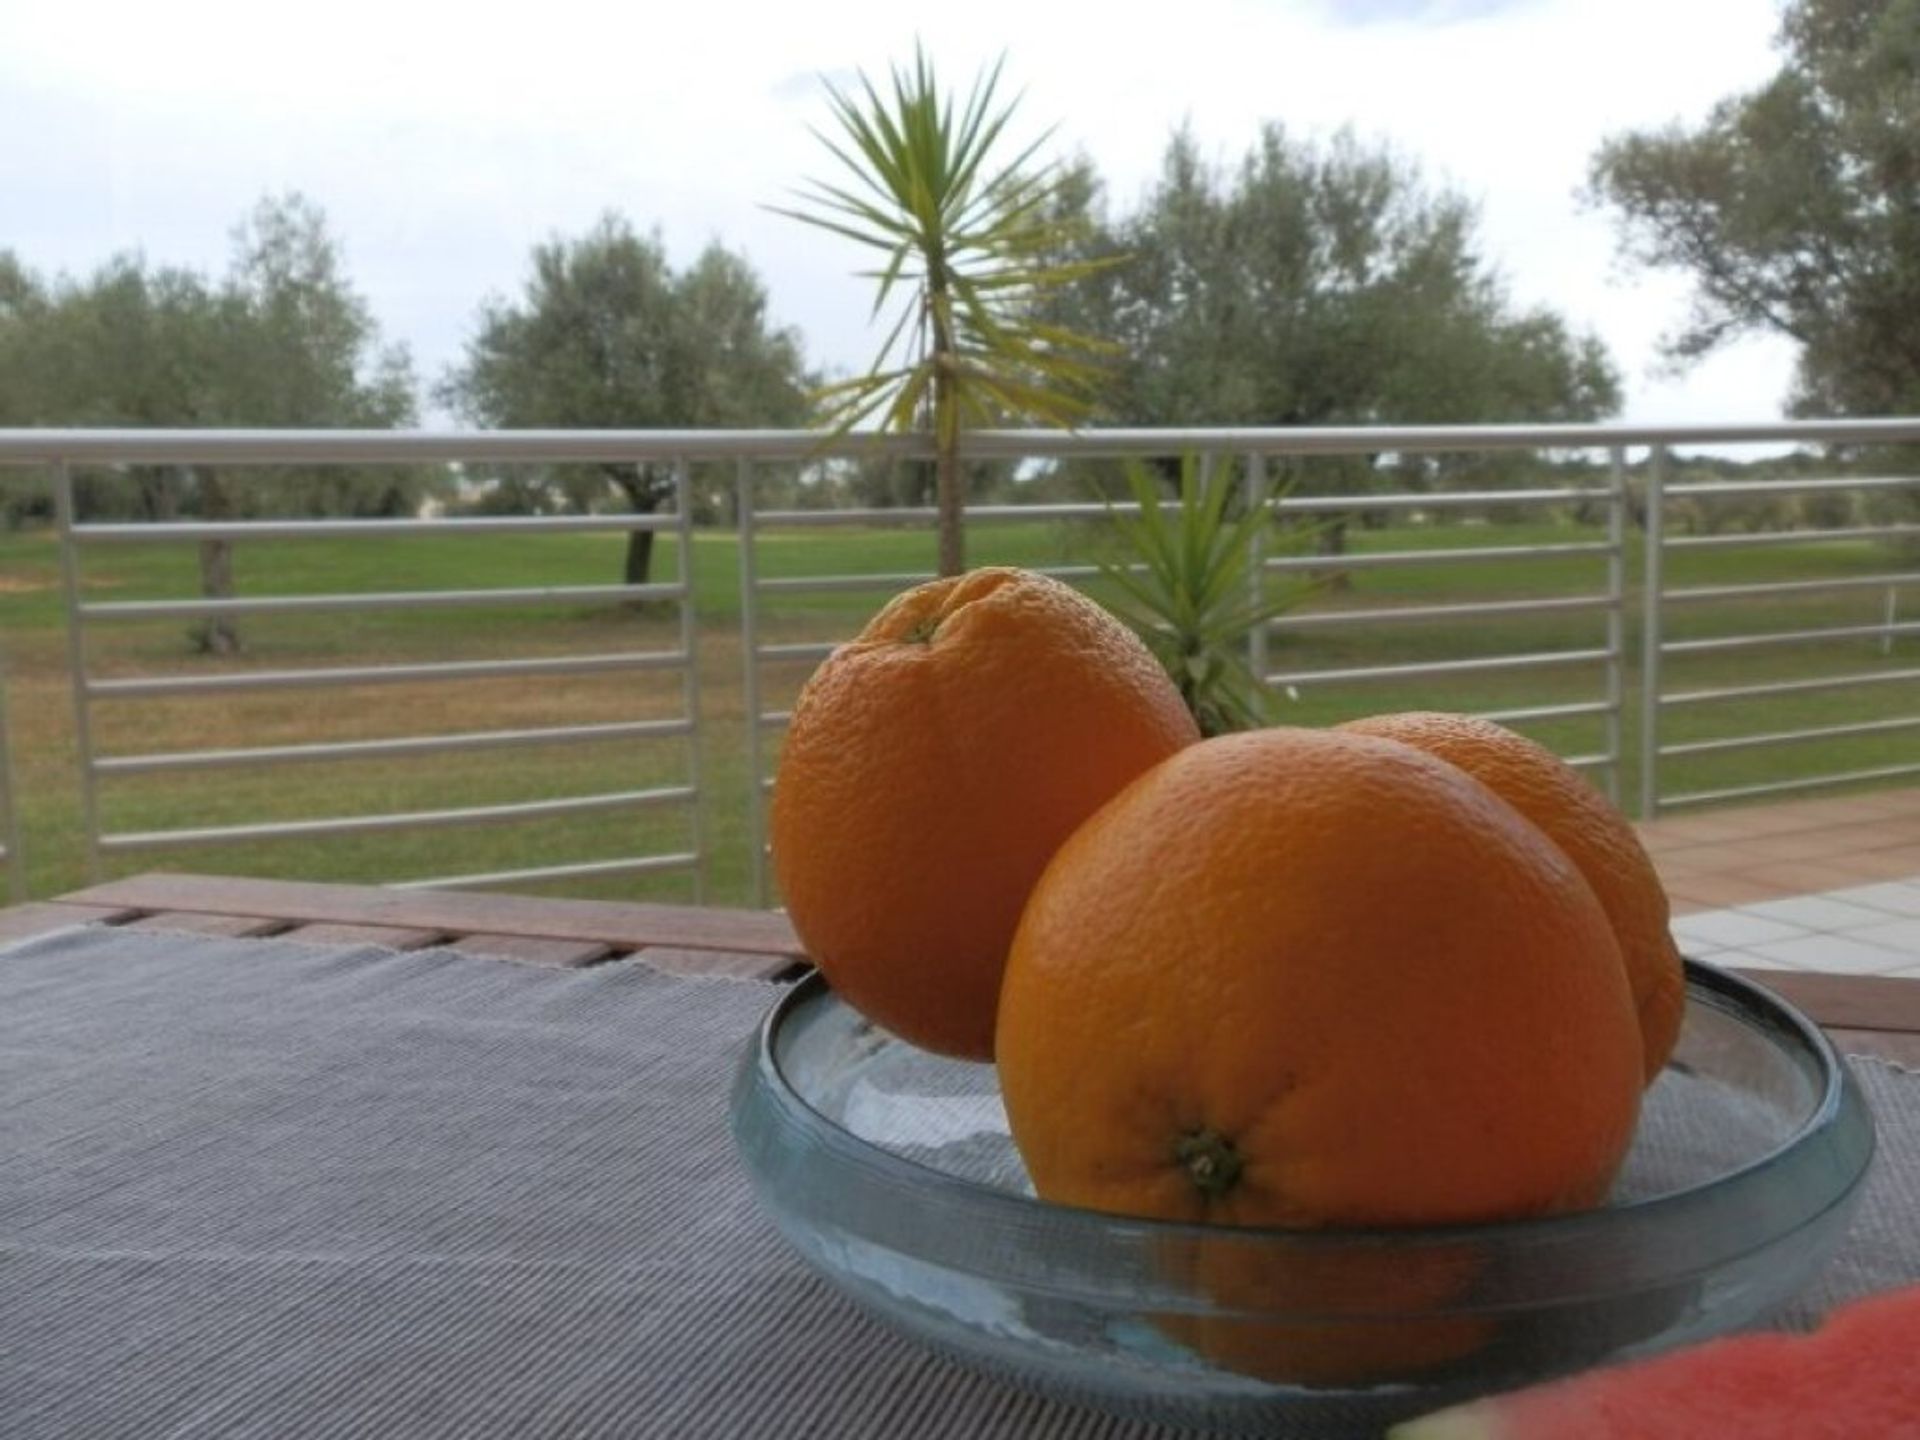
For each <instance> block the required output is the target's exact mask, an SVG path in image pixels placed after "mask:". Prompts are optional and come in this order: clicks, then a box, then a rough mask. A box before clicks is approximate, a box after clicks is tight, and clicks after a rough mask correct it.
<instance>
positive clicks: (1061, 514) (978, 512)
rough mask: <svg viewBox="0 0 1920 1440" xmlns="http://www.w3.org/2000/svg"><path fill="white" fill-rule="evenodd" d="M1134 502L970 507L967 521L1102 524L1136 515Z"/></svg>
mask: <svg viewBox="0 0 1920 1440" xmlns="http://www.w3.org/2000/svg"><path fill="white" fill-rule="evenodd" d="M1139 513H1140V502H1139V501H1137V500H1115V501H1113V502H1112V503H1111V504H1109V503H1108V502H1107V501H1105V500H1072V501H1062V502H1059V503H1055V504H1044V505H969V506H968V507H967V519H969V520H1105V519H1107V518H1108V517H1110V516H1113V515H1138V514H1139Z"/></svg>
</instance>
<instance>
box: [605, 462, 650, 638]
mask: <svg viewBox="0 0 1920 1440" xmlns="http://www.w3.org/2000/svg"><path fill="white" fill-rule="evenodd" d="M601 468H602V470H603V471H604V473H605V474H606V477H607V478H608V479H609V480H611V481H612V482H613V484H614V486H615V487H616V488H617V489H618V490H619V491H620V492H621V493H622V494H623V495H625V496H626V497H627V503H628V504H630V505H631V506H633V513H634V514H636V515H651V514H653V513H654V512H655V511H657V510H658V509H659V508H660V487H659V486H658V485H655V484H653V483H651V477H649V476H648V475H647V474H646V472H645V470H644V469H643V468H642V467H640V466H638V465H605V466H602V467H601ZM652 576H653V531H651V530H629V531H628V532H627V558H626V568H625V569H624V571H623V572H622V578H623V579H624V580H625V582H626V583H627V584H629V585H646V584H649V583H651V581H652ZM630 603H631V604H632V605H633V606H634V607H635V608H638V607H640V606H641V605H643V604H644V603H645V602H644V601H639V600H635V601H632V602H630Z"/></svg>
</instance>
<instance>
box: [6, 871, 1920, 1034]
mask: <svg viewBox="0 0 1920 1440" xmlns="http://www.w3.org/2000/svg"><path fill="white" fill-rule="evenodd" d="M79 924H105V925H132V926H135V927H136V928H148V929H156V930H176V931H178V930H188V931H197V932H200V933H202V934H207V935H230V936H278V937H284V938H286V939H289V940H301V941H305V942H307V943H309V944H315V945H346V944H358V945H382V946H385V947H386V948H388V949H390V950H421V949H425V948H426V947H428V946H430V945H446V946H451V947H454V948H457V949H459V950H461V951H462V952H464V953H467V954H474V955H499V956H504V957H506V958H508V959H513V960H522V961H527V962H529V963H532V964H536V965H556V966H562V967H567V968H575V967H579V966H584V965H594V964H598V963H599V962H601V961H603V960H610V959H614V958H615V957H619V956H629V955H631V956H637V957H638V958H639V959H641V960H644V961H646V962H647V963H648V964H650V965H652V966H653V967H654V968H655V969H657V970H666V971H668V972H670V973H676V974H689V975H693V974H701V975H730V976H734V977H736V978H741V979H756V980H786V979H794V978H797V977H798V976H799V975H800V974H802V973H803V972H804V969H805V964H806V956H805V952H804V951H803V950H802V949H801V947H800V942H799V940H798V938H796V937H795V935H794V933H793V927H792V926H791V925H789V924H788V923H787V921H786V918H785V917H784V916H782V915H779V914H775V913H772V912H766V911H747V910H723V909H712V908H696V907H694V906H690V905H653V904H639V903H631V904H616V903H611V902H608V901H600V900H551V899H545V898H542V897H537V896H528V895H498V894H488V893H482V892H473V891H457V890H389V889H384V888H382V887H380V886H376V885H319V884H311V883H307V882H304V881H293V880H245V879H235V878H231V877H226V876H218V875H183V874H166V873H156V874H148V875H136V876H131V877H129V878H127V879H123V880H112V881H108V882H107V883H106V884H103V885H95V886H92V887H90V888H88V889H85V890H76V891H74V892H72V893H71V894H67V895H62V896H60V897H58V898H57V899H54V900H47V901H38V902H31V903H28V904H25V905H18V906H15V907H13V908H12V909H9V910H0V945H5V944H9V943H11V942H13V941H16V940H25V939H28V938H30V937H32V936H34V935H41V934H45V933H47V932H49V931H52V930H58V929H62V928H64V927H65V926H68V925H79ZM1916 1028H1920V1027H1916Z"/></svg>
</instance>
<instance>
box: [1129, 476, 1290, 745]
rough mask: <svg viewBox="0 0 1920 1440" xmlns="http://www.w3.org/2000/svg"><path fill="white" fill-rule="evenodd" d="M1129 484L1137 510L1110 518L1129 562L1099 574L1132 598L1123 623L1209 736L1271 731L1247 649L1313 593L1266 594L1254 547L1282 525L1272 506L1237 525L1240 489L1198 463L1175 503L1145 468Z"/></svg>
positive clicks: (1252, 509) (1244, 514) (1250, 512)
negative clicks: (1260, 631) (1235, 499)
mask: <svg viewBox="0 0 1920 1440" xmlns="http://www.w3.org/2000/svg"><path fill="white" fill-rule="evenodd" d="M1126 476H1127V486H1128V489H1129V490H1130V491H1131V492H1132V494H1133V499H1134V502H1135V505H1136V507H1137V510H1136V512H1135V513H1132V514H1129V513H1127V512H1126V511H1124V510H1119V509H1113V510H1111V512H1110V518H1111V521H1112V524H1113V526H1114V528H1115V530H1116V531H1117V532H1118V533H1119V536H1120V538H1121V540H1122V542H1123V544H1124V549H1125V552H1126V553H1125V557H1124V558H1122V559H1119V560H1111V559H1108V560H1102V561H1101V565H1100V568H1101V571H1102V572H1103V573H1104V574H1105V575H1106V577H1107V578H1108V579H1109V580H1111V581H1112V582H1113V583H1114V584H1115V585H1116V586H1118V587H1119V588H1120V590H1121V592H1122V593H1123V595H1124V596H1125V600H1124V602H1123V603H1122V604H1121V606H1120V607H1119V613H1120V615H1121V618H1122V619H1124V620H1126V622H1127V623H1128V624H1129V625H1130V626H1132V627H1133V629H1134V631H1135V633H1137V634H1138V635H1139V636H1140V638H1141V639H1142V640H1144V641H1146V643H1147V647H1148V648H1149V649H1151V650H1152V651H1153V653H1154V655H1155V656H1156V657H1157V658H1158V659H1159V661H1160V663H1161V665H1162V666H1163V667H1164V668H1165V669H1166V672H1167V674H1168V676H1169V677H1170V678H1171V679H1172V681H1173V683H1174V686H1175V687H1176V688H1177V689H1178V690H1179V691H1180V698H1181V699H1182V700H1184V701H1186V704H1187V708H1188V709H1189V710H1190V711H1192V712H1193V718H1194V720H1195V722H1196V723H1197V724H1198V725H1199V726H1200V733H1201V734H1202V735H1220V734H1224V733H1226V732H1228V731H1230V730H1250V729H1254V728H1257V727H1259V726H1261V725H1265V724H1267V723H1268V709H1267V691H1266V686H1265V684H1264V683H1263V681H1262V680H1261V678H1260V677H1259V676H1257V675H1255V674H1254V673H1253V670H1252V669H1251V667H1250V666H1249V665H1248V663H1247V661H1246V660H1245V659H1244V658H1243V657H1244V656H1245V654H1246V651H1247V642H1248V639H1249V637H1250V636H1251V635H1252V634H1253V632H1254V630H1255V629H1256V627H1258V626H1261V625H1264V624H1265V623H1266V622H1267V621H1268V620H1271V619H1272V618H1273V617H1274V616H1275V615H1278V614H1280V613H1281V612H1282V611H1285V610H1288V609H1291V608H1292V607H1293V606H1295V605H1297V604H1299V603H1300V602H1301V601H1302V600H1303V599H1305V598H1306V596H1307V594H1308V593H1310V591H1311V590H1312V589H1313V586H1312V585H1300V586H1295V587H1294V588H1292V589H1291V590H1289V591H1287V592H1285V593H1283V594H1279V595H1273V594H1270V593H1267V592H1266V591H1265V589H1264V587H1263V586H1262V583H1261V582H1262V577H1261V573H1260V571H1259V570H1257V569H1256V568H1255V566H1256V564H1257V560H1256V556H1255V551H1254V541H1255V540H1256V539H1258V538H1260V537H1261V535H1262V533H1263V532H1264V531H1266V530H1267V529H1268V527H1270V526H1271V525H1272V524H1273V522H1274V519H1275V513H1276V512H1275V510H1274V508H1273V504H1272V503H1271V502H1269V503H1266V504H1262V505H1257V506H1248V507H1245V508H1244V509H1243V510H1242V511H1241V513H1239V514H1238V515H1235V514H1234V513H1233V510H1232V506H1231V499H1232V495H1233V489H1234V487H1233V485H1232V483H1231V481H1230V480H1229V479H1227V478H1225V477H1208V476H1205V475H1203V474H1202V473H1201V470H1200V467H1199V466H1198V464H1197V463H1196V462H1195V461H1194V460H1193V458H1192V457H1188V458H1186V459H1184V460H1183V461H1182V462H1181V470H1180V481H1179V496H1178V498H1177V499H1175V500H1173V501H1171V502H1169V501H1167V500H1165V499H1164V498H1163V496H1162V494H1161V489H1160V484H1159V481H1158V480H1157V479H1156V478H1155V477H1154V476H1153V475H1152V474H1150V473H1149V472H1148V471H1147V469H1146V468H1145V467H1144V466H1141V465H1138V464H1132V465H1129V466H1128V467H1127V470H1126ZM1273 498H1275V499H1277V498H1278V497H1277V496H1276V497H1273Z"/></svg>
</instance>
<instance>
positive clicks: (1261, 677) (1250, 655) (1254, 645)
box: [1247, 452, 1269, 691]
mask: <svg viewBox="0 0 1920 1440" xmlns="http://www.w3.org/2000/svg"><path fill="white" fill-rule="evenodd" d="M1268 498H1269V497H1268V492H1267V461H1266V457H1265V456H1264V455H1260V454H1257V453H1252V452H1249V454H1248V455H1247V513H1248V514H1249V515H1253V514H1258V513H1259V512H1260V511H1262V510H1264V509H1265V508H1266V506H1267V500H1268ZM1249 545H1250V547H1251V549H1252V551H1253V553H1252V555H1250V556H1249V557H1248V559H1249V566H1248V570H1247V599H1248V601H1249V602H1250V603H1251V604H1252V605H1253V606H1254V608H1255V611H1256V613H1257V612H1258V610H1259V608H1260V607H1261V606H1262V605H1264V604H1265V603H1266V598H1267V527H1266V526H1265V525H1257V526H1255V527H1254V530H1253V538H1252V539H1251V541H1250V542H1249ZM1247 668H1248V669H1250V670H1251V671H1253V678H1254V680H1255V681H1256V682H1257V683H1258V684H1259V686H1260V688H1261V690H1262V691H1264V690H1265V689H1266V688H1267V622H1266V621H1265V620H1264V619H1263V620H1258V621H1256V622H1255V623H1254V626H1253V628H1252V629H1251V630H1249V631H1248V632H1247Z"/></svg>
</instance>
